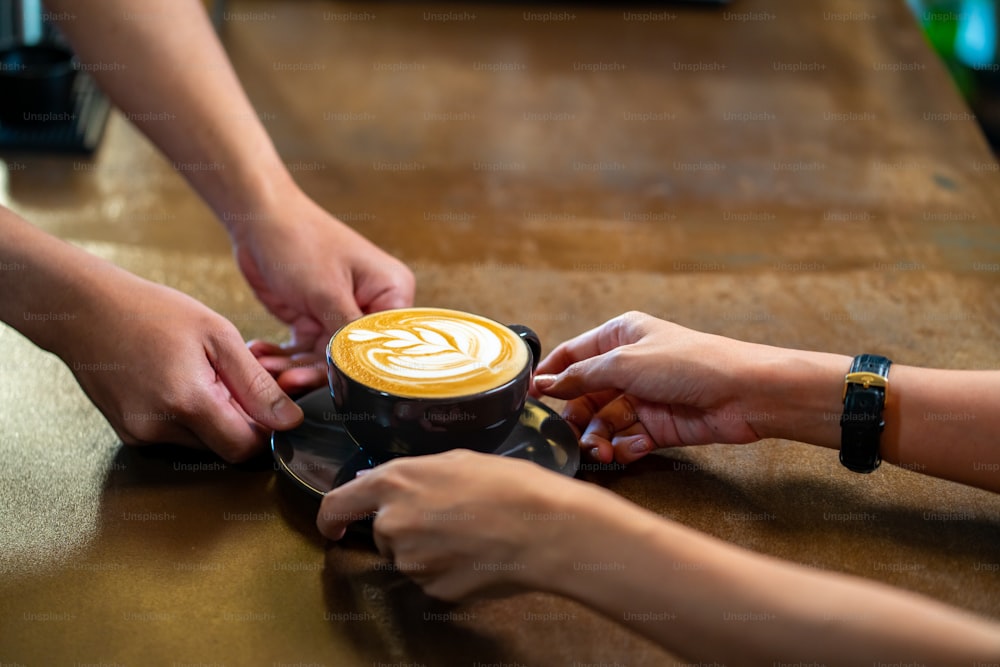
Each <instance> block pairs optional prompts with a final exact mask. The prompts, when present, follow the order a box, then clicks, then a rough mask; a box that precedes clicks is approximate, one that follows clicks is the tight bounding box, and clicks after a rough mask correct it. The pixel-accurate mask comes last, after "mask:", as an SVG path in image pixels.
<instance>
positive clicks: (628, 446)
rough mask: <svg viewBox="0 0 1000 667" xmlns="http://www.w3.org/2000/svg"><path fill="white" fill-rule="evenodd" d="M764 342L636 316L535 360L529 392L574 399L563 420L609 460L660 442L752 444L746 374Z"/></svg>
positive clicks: (632, 456) (623, 459)
mask: <svg viewBox="0 0 1000 667" xmlns="http://www.w3.org/2000/svg"><path fill="white" fill-rule="evenodd" d="M762 348H764V346H758V345H753V344H750V343H744V342H741V341H737V340H732V339H728V338H723V337H721V336H714V335H711V334H705V333H701V332H697V331H692V330H691V329H685V328H684V327H681V326H678V325H676V324H672V323H670V322H665V321H663V320H659V319H657V318H655V317H652V316H650V315H646V314H644V313H638V312H631V313H626V314H624V315H621V316H619V317H616V318H614V319H612V320H610V321H608V322H606V323H605V324H603V325H601V326H599V327H597V328H595V329H592V330H591V331H588V332H586V333H584V334H582V335H580V336H577V337H576V338H574V339H572V340H570V341H567V342H565V343H563V344H561V345H559V346H558V347H557V348H556V349H555V350H553V351H552V353H551V354H550V355H549V356H548V357H547V358H546V359H545V360H543V361H542V363H540V364H539V365H538V371H537V374H536V375H535V383H534V390H533V391H534V392H535V393H536V394H538V393H543V394H547V395H549V396H553V397H556V398H562V399H568V403H567V404H566V407H565V408H564V410H563V416H564V417H565V418H566V420H567V421H568V422H569V423H570V425H571V426H573V427H574V429H575V430H576V431H577V435H579V436H580V444H581V447H583V448H585V449H587V450H588V451H589V452H590V453H591V455H592V456H593V457H594V458H596V459H597V460H599V461H602V462H604V463H609V462H611V461H612V460H614V461H617V462H618V463H630V462H632V461H635V460H636V459H638V458H641V457H642V456H645V455H646V454H647V453H648V452H650V451H651V450H652V449H654V448H657V447H674V446H681V445H700V444H709V443H747V442H753V441H755V440H758V439H759V436H758V433H757V432H756V431H755V426H754V423H753V419H752V417H753V416H754V413H755V411H754V410H753V409H752V406H751V399H752V397H753V389H754V386H753V385H752V384H750V383H748V382H746V380H745V379H746V378H749V377H750V376H751V373H749V372H748V371H747V369H748V366H749V360H750V359H751V358H752V357H753V356H754V354H755V353H756V352H759V351H760V349H762Z"/></svg>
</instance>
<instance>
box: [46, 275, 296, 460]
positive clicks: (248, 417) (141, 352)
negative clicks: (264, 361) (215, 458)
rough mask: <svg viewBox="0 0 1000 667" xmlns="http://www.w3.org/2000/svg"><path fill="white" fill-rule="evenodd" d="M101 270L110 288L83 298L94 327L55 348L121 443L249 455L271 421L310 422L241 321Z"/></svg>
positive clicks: (77, 329) (274, 425)
mask: <svg viewBox="0 0 1000 667" xmlns="http://www.w3.org/2000/svg"><path fill="white" fill-rule="evenodd" d="M102 271H106V272H107V279H105V280H102V281H101V284H102V285H103V287H102V292H101V293H100V294H86V295H84V297H83V298H84V299H87V305H88V309H87V311H86V312H87V319H88V322H89V324H88V326H74V328H73V329H72V330H71V331H68V332H65V333H64V335H62V336H60V337H59V338H58V342H57V343H55V344H53V345H52V349H53V351H54V352H56V354H58V355H59V356H60V357H61V358H62V360H63V361H64V362H65V363H66V364H67V365H68V366H69V368H70V370H72V372H73V375H74V376H75V377H76V380H77V382H79V384H80V386H81V387H82V388H83V390H84V392H86V394H87V396H88V397H89V398H90V400H91V401H92V402H93V403H94V405H95V406H97V408H98V409H99V410H100V411H101V413H102V414H103V415H104V416H105V418H107V420H108V422H109V423H110V424H111V426H112V428H114V430H115V433H117V434H118V436H119V437H120V438H121V439H122V442H124V443H125V444H127V445H140V444H148V443H172V444H179V445H185V446H190V447H205V446H207V447H208V448H210V449H211V450H213V451H214V452H216V453H217V454H218V455H219V456H221V457H222V458H224V459H226V460H227V461H241V460H244V459H247V458H249V457H250V456H252V455H253V454H255V453H257V452H259V451H260V450H261V449H262V448H263V445H264V443H265V440H266V435H267V431H268V430H270V429H275V430H283V429H288V428H292V427H294V426H296V425H297V424H299V423H300V422H301V421H302V418H303V415H302V410H301V409H300V408H299V407H298V406H297V405H296V404H295V403H294V402H292V401H291V400H290V399H289V398H288V397H287V396H286V395H285V394H284V393H283V392H282V391H281V389H280V388H279V387H278V385H277V383H276V382H275V381H274V379H273V378H272V377H271V376H270V374H269V373H268V372H267V371H266V370H265V369H264V368H263V367H262V366H261V365H260V364H259V363H257V361H256V359H255V358H254V356H253V354H251V353H250V351H249V350H247V348H246V347H245V345H244V343H243V338H242V336H240V334H239V332H238V331H237V330H236V327H235V326H233V325H232V323H230V322H229V321H228V320H226V319H225V318H223V317H222V316H221V315H218V314H217V313H215V312H213V311H212V310H210V309H209V308H207V307H206V306H204V305H203V304H201V303H200V302H198V301H196V300H195V299H192V298H191V297H188V296H186V295H184V294H181V293H180V292H177V291H175V290H173V289H170V288H168V287H164V286H162V285H157V284H155V283H151V282H148V281H146V280H143V279H141V278H138V277H136V276H134V275H132V274H130V273H128V272H126V271H124V270H122V269H118V268H117V267H111V266H109V267H107V268H106V269H102ZM91 297H94V298H93V299H92V300H91ZM110 332H113V333H114V335H109V334H110Z"/></svg>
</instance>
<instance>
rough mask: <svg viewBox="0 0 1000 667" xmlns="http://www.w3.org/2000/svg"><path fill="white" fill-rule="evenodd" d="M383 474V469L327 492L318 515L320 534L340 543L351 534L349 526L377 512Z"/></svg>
mask: <svg viewBox="0 0 1000 667" xmlns="http://www.w3.org/2000/svg"><path fill="white" fill-rule="evenodd" d="M380 473H381V471H380V470H379V469H375V470H372V471H371V472H369V473H368V474H366V475H364V476H361V477H357V478H356V479H353V480H351V481H350V482H348V483H347V484H344V485H343V486H339V487H337V488H336V489H333V490H332V491H329V492H327V494H326V495H325V496H324V497H323V502H322V504H320V507H319V514H318V515H317V516H316V527H317V528H319V532H320V533H322V534H323V535H326V536H327V537H329V538H330V539H331V540H339V539H340V538H342V537H343V536H344V533H345V532H347V526H349V525H350V524H352V523H354V522H355V521H361V520H362V519H366V518H368V517H369V516H371V514H372V513H373V512H377V511H378V509H379V507H381V504H382V498H380V497H379V494H378V491H377V489H378V486H377V485H376V484H375V481H376V480H377V479H378V476H379V475H380ZM379 551H380V552H381V551H382V549H381V548H380V549H379Z"/></svg>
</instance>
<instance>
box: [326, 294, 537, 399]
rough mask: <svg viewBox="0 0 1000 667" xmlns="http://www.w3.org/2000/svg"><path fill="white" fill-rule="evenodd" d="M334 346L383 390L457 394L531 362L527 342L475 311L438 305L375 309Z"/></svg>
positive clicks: (343, 363) (339, 358)
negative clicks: (438, 307)
mask: <svg viewBox="0 0 1000 667" xmlns="http://www.w3.org/2000/svg"><path fill="white" fill-rule="evenodd" d="M335 343H336V344H334V345H333V346H332V348H331V349H332V351H333V356H334V360H335V361H336V363H337V365H338V366H340V368H341V369H342V370H343V371H344V372H346V373H347V374H348V375H350V376H351V377H354V378H355V379H356V380H359V381H361V382H362V383H364V384H366V385H368V386H371V387H374V388H376V389H379V390H383V391H388V392H390V393H397V394H402V395H412V396H445V395H451V396H459V395H464V394H471V393H476V392H480V391H485V390H488V389H492V388H494V387H498V386H500V385H502V384H505V383H506V382H508V381H510V380H511V379H513V378H514V377H516V376H517V374H518V373H519V372H520V371H521V370H522V369H523V368H524V366H525V365H526V364H527V362H528V354H527V348H526V347H525V345H524V343H523V341H521V339H520V338H519V337H518V336H517V334H515V333H514V332H512V331H511V330H510V329H508V328H507V327H504V326H502V325H499V324H497V323H495V322H493V321H491V320H487V319H485V318H480V317H478V316H476V315H471V314H468V313H461V312H457V311H449V310H445V309H437V308H410V309H402V310H397V311H385V312H383V313H373V314H372V315H368V316H365V317H363V318H361V319H360V320H357V321H355V322H353V323H352V324H349V325H347V326H346V327H345V328H344V329H343V330H342V331H341V332H340V334H339V335H338V337H337V339H335Z"/></svg>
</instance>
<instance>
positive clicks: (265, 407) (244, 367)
mask: <svg viewBox="0 0 1000 667" xmlns="http://www.w3.org/2000/svg"><path fill="white" fill-rule="evenodd" d="M212 351H213V352H214V355H213V358H212V365H213V366H214V367H215V369H216V372H217V373H218V374H219V378H220V379H221V380H222V382H223V384H225V385H226V387H227V388H228V389H229V393H230V394H232V395H233V398H235V399H236V402H237V403H239V404H240V407H242V408H243V411H244V412H246V413H247V414H248V415H250V417H251V418H252V419H253V420H254V421H256V422H258V423H259V424H261V425H262V426H266V427H267V428H271V429H274V430H276V431H282V430H287V429H290V428H292V427H294V426H298V425H299V424H300V423H302V419H303V417H304V415H303V413H302V409H301V408H300V407H299V406H298V405H296V404H295V402H294V401H292V399H290V398H289V397H288V395H287V394H285V392H283V391H282V390H281V388H280V387H279V386H278V383H277V382H276V381H275V379H274V378H273V377H271V374H270V373H268V372H267V370H266V369H265V368H264V367H263V366H261V365H260V363H259V362H258V361H257V359H256V358H254V356H253V353H252V352H251V351H250V350H248V349H247V348H246V347H245V346H244V345H243V341H242V339H240V340H238V341H235V342H233V341H230V340H229V337H226V338H225V339H224V340H221V341H218V342H217V343H216V345H215V346H214V350H212Z"/></svg>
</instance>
